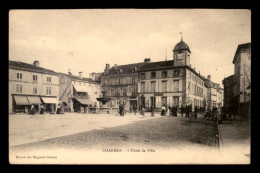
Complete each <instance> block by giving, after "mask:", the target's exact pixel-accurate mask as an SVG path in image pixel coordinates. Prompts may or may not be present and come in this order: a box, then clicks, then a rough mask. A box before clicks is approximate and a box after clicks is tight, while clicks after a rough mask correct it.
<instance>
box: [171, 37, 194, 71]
mask: <svg viewBox="0 0 260 173" xmlns="http://www.w3.org/2000/svg"><path fill="white" fill-rule="evenodd" d="M190 53H191V51H190V48H189V46H188V45H187V44H186V43H185V42H184V41H183V40H182V38H181V41H180V42H179V43H177V44H176V45H175V47H174V49H173V60H174V66H185V65H188V66H189V65H190Z"/></svg>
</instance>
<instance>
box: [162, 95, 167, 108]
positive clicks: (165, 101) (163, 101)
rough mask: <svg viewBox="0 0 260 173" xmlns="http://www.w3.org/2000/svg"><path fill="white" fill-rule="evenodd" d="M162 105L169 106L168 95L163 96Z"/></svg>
mask: <svg viewBox="0 0 260 173" xmlns="http://www.w3.org/2000/svg"><path fill="white" fill-rule="evenodd" d="M162 106H167V97H162Z"/></svg>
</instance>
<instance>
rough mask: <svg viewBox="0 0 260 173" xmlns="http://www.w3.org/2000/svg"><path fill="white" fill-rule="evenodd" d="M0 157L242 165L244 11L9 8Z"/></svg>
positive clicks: (246, 138) (246, 76)
mask: <svg viewBox="0 0 260 173" xmlns="http://www.w3.org/2000/svg"><path fill="white" fill-rule="evenodd" d="M8 44H9V45H8V49H9V50H8V51H9V57H8V59H9V61H8V73H9V74H8V80H9V81H8V82H9V85H8V86H9V87H8V114H9V115H8V130H9V134H8V138H9V139H8V140H9V141H8V143H9V163H10V164H43V165H44V164H64V165H93V164H95V165H96V164H109V165H110V164H113V165H114V164H119V165H120V164H130V165H131V164H132V165H133V164H134V165H137V164H138V165H140V164H141V165H142V164H145V165H147V164H148V165H149V164H151V165H152V164H160V165H187V164H189V165H190V164H193V165H194V164H195V165H197V164H199V165H209V164H214V165H215V164H216V165H223V164H224V165H225V164H243V165H249V164H250V163H251V10H249V9H174V8H172V9H171V8H168V9H131V8H130V9H30V10H22V9H14V10H10V11H9V43H8Z"/></svg>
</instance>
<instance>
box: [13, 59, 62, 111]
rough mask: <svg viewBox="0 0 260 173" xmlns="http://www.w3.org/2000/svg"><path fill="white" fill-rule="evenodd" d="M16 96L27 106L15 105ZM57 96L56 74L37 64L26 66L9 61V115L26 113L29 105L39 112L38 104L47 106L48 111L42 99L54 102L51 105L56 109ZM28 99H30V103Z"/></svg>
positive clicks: (46, 104) (47, 104)
mask: <svg viewBox="0 0 260 173" xmlns="http://www.w3.org/2000/svg"><path fill="white" fill-rule="evenodd" d="M37 62H38V61H37ZM17 96H20V98H21V99H22V100H23V102H29V104H25V103H17V101H18V100H15V97H17ZM58 96H59V76H58V73H56V72H54V71H52V70H48V69H44V68H41V67H39V62H38V63H35V64H27V63H23V62H17V61H9V113H15V112H27V111H28V108H29V107H30V106H31V105H34V107H35V108H36V109H37V110H38V111H39V107H40V104H43V106H44V107H45V108H46V106H47V108H46V110H47V111H49V109H50V108H49V103H44V101H43V100H42V98H43V99H44V98H51V99H52V100H53V101H52V102H55V103H52V104H53V105H54V108H55V109H56V108H57V104H58ZM28 97H30V98H31V100H32V101H31V102H30V98H29V100H28ZM33 100H34V101H33ZM20 104H21V105H20Z"/></svg>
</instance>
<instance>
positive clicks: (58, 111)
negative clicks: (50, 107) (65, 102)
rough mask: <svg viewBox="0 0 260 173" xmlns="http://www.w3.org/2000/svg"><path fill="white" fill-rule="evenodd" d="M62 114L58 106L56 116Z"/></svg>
mask: <svg viewBox="0 0 260 173" xmlns="http://www.w3.org/2000/svg"><path fill="white" fill-rule="evenodd" d="M60 112H61V109H60V105H58V108H57V112H56V114H60Z"/></svg>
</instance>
